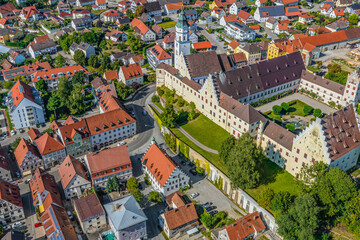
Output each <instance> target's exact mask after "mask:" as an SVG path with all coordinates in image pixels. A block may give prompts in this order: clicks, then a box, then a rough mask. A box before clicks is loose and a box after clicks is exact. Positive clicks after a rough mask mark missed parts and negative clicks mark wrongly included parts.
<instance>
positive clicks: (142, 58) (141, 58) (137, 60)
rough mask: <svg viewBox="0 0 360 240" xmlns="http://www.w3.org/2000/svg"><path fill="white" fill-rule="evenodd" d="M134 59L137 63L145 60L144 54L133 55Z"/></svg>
mask: <svg viewBox="0 0 360 240" xmlns="http://www.w3.org/2000/svg"><path fill="white" fill-rule="evenodd" d="M132 60H133V61H134V62H136V63H137V62H140V61H142V60H144V56H143V55H141V54H139V55H136V56H134V57H132Z"/></svg>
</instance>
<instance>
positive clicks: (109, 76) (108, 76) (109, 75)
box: [103, 70, 119, 81]
mask: <svg viewBox="0 0 360 240" xmlns="http://www.w3.org/2000/svg"><path fill="white" fill-rule="evenodd" d="M103 77H104V78H105V80H106V81H112V80H118V79H119V75H118V72H117V71H116V70H112V71H107V72H104V76H103Z"/></svg>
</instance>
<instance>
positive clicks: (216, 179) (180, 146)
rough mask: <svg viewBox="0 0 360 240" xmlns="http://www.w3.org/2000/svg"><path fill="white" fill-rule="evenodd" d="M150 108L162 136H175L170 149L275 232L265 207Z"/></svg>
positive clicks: (272, 220)
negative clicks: (259, 217) (183, 139)
mask: <svg viewBox="0 0 360 240" xmlns="http://www.w3.org/2000/svg"><path fill="white" fill-rule="evenodd" d="M150 110H151V113H152V115H153V116H154V119H155V121H156V122H157V124H158V125H159V127H160V129H161V133H162V134H163V135H164V137H165V135H167V134H170V136H171V138H175V143H176V144H175V149H172V150H173V151H174V152H175V153H182V154H183V155H184V157H186V158H187V159H189V160H190V161H192V162H195V164H196V166H198V167H202V168H204V169H205V172H206V174H207V179H208V180H209V181H211V182H213V183H214V184H215V186H217V187H218V188H219V189H221V190H222V191H223V193H224V194H226V195H227V196H228V197H229V198H230V199H231V200H232V201H233V202H234V203H236V204H237V205H239V206H240V207H241V208H243V209H245V211H246V212H248V213H253V212H256V211H258V212H259V213H260V214H261V216H262V219H263V220H264V221H265V223H266V225H267V227H268V228H269V229H270V230H271V231H273V232H274V233H276V232H277V225H276V223H275V218H274V217H273V216H272V215H271V214H270V213H269V212H268V211H267V210H266V209H264V208H262V207H261V206H260V205H259V204H258V203H257V202H256V201H255V200H254V199H253V198H252V197H251V196H249V195H248V194H247V193H246V192H245V191H244V190H242V189H232V187H231V182H230V179H229V178H228V177H227V176H226V175H225V174H224V173H223V172H222V171H220V170H219V169H218V168H216V167H215V166H214V165H213V164H212V163H211V162H209V161H208V160H207V159H206V158H205V157H204V156H202V155H201V154H200V153H198V152H197V151H195V150H194V149H192V148H191V147H190V146H188V145H187V144H186V143H184V142H183V141H181V140H180V139H178V138H177V137H176V135H175V134H174V133H173V132H172V131H171V130H170V129H168V128H167V127H164V126H162V122H161V119H160V117H159V116H158V115H157V113H156V111H154V109H153V108H152V107H150ZM169 147H170V146H169Z"/></svg>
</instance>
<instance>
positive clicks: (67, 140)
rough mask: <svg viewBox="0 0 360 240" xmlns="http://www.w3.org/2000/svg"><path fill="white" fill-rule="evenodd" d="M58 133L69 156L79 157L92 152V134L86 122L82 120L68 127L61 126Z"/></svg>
mask: <svg viewBox="0 0 360 240" xmlns="http://www.w3.org/2000/svg"><path fill="white" fill-rule="evenodd" d="M57 133H58V135H59V136H60V137H61V141H62V143H63V144H64V145H65V148H66V152H67V154H69V155H71V156H73V157H79V156H82V155H85V154H87V153H89V152H90V151H91V141H90V132H89V129H88V128H87V126H86V122H85V120H83V119H81V120H79V121H76V122H73V123H70V124H68V125H64V126H60V127H59V129H58V131H57Z"/></svg>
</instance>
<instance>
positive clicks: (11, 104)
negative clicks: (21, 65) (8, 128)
mask: <svg viewBox="0 0 360 240" xmlns="http://www.w3.org/2000/svg"><path fill="white" fill-rule="evenodd" d="M5 103H6V105H7V107H8V111H9V115H10V120H11V122H12V124H13V126H14V127H15V128H16V129H22V128H25V127H30V126H34V125H36V124H42V123H44V122H45V115H44V107H43V102H42V99H41V97H40V94H39V92H38V91H37V90H36V89H35V88H33V87H30V86H29V85H27V84H26V83H24V82H22V81H21V80H19V81H17V82H16V83H15V85H14V86H13V87H12V88H11V90H10V91H9V92H8V94H7V97H6V99H5Z"/></svg>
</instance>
